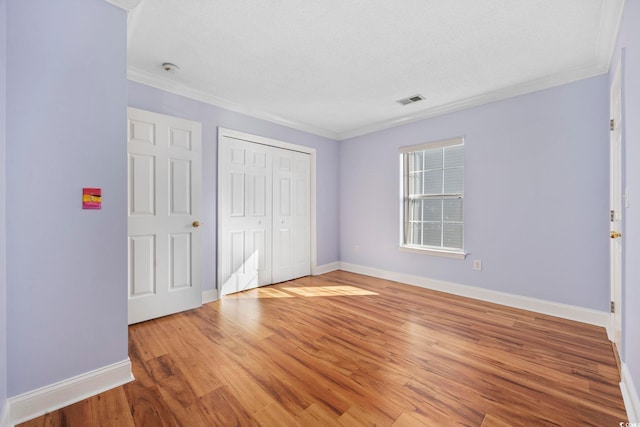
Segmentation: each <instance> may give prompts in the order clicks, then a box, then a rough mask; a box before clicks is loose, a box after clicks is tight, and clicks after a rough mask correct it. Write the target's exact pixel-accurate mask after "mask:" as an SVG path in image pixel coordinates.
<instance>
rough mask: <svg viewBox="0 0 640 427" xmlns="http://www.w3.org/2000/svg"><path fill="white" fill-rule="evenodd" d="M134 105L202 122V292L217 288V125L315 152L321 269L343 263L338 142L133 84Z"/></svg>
mask: <svg viewBox="0 0 640 427" xmlns="http://www.w3.org/2000/svg"><path fill="white" fill-rule="evenodd" d="M129 106H131V107H136V108H141V109H143V110H148V111H153V112H156V113H161V114H168V115H171V116H176V117H181V118H185V119H189V120H195V121H198V122H200V123H202V140H203V141H202V143H203V149H202V170H203V172H202V179H203V182H202V197H203V218H202V222H203V223H204V227H205V229H204V231H205V238H204V239H203V259H204V262H203V272H202V288H203V290H211V289H215V288H216V277H217V276H216V260H217V253H216V242H217V240H216V239H217V234H216V223H217V222H216V221H217V204H216V202H217V169H218V158H217V152H218V127H219V126H220V127H224V128H228V129H234V130H238V131H241V132H246V133H250V134H254V135H259V136H262V137H266V138H272V139H277V140H280V141H284V142H290V143H293V144H299V145H304V146H307V147H313V148H315V149H316V150H317V151H316V154H317V157H316V163H317V174H316V175H317V176H316V181H317V186H316V187H317V191H316V198H317V206H318V210H317V235H318V248H317V250H318V265H324V264H328V263H332V262H335V261H338V260H339V253H338V251H339V246H338V239H339V229H338V196H337V194H338V178H339V171H338V143H337V142H336V141H333V140H330V139H327V138H323V137H320V136H316V135H311V134H309V133H306V132H301V131H298V130H294V129H291V128H287V127H285V126H281V125H277V124H274V123H269V122H267V121H264V120H259V119H256V118H253V117H249V116H246V115H243V114H239V113H235V112H232V111H229V110H225V109H223V108H219V107H215V106H212V105H209V104H205V103H202V102H199V101H194V100H191V99H187V98H185V97H182V96H178V95H175V94H172V93H168V92H165V91H163V90H160V89H155V88H152V87H150V86H146V85H143V84H140V83H136V82H129Z"/></svg>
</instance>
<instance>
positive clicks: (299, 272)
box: [292, 152, 311, 278]
mask: <svg viewBox="0 0 640 427" xmlns="http://www.w3.org/2000/svg"><path fill="white" fill-rule="evenodd" d="M292 193H293V203H294V204H293V231H294V234H293V278H297V277H304V276H309V275H310V274H311V156H309V155H308V154H304V153H298V152H294V153H293V190H292Z"/></svg>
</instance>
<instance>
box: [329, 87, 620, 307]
mask: <svg viewBox="0 0 640 427" xmlns="http://www.w3.org/2000/svg"><path fill="white" fill-rule="evenodd" d="M607 100H608V80H607V76H599V77H595V78H590V79H586V80H582V81H579V82H576V83H572V84H568V85H564V86H560V87H556V88H553V89H548V90H544V91H540V92H536V93H533V94H529V95H525V96H519V97H515V98H511V99H508V100H505V101H501V102H496V103H492V104H488V105H484V106H479V107H475V108H470V109H467V110H464V111H460V112H456V113H452V114H448V115H444V116H440V117H437V118H433V119H429V120H424V121H420V122H416V123H412V124H407V125H404V126H401V127H397V128H392V129H388V130H385V131H380V132H376V133H373V134H370V135H365V136H361V137H357V138H353V139H349V140H346V141H343V142H342V144H341V146H340V162H341V163H340V182H341V193H340V227H341V245H340V248H341V260H342V261H344V262H348V263H354V264H359V265H363V266H369V267H375V268H379V269H383V270H388V271H394V272H402V273H407V274H413V275H417V276H423V277H427V278H432V279H439V280H444V281H449V282H454V283H459V284H464V285H470V286H476V287H481V288H485V289H490V290H495V291H501V292H507V293H510V294H515V295H521V296H527V297H533V298H540V299H543V300H547V301H555V302H559V303H566V304H571V305H576V306H579V307H585V308H589V309H596V310H601V311H605V310H606V309H607V301H608V300H609V273H608V260H609V253H608V247H609V246H608V245H609V242H608V223H607V212H608V139H607V138H608V129H607V121H608V103H607ZM456 136H464V137H465V210H464V214H465V249H466V250H467V251H468V252H469V253H470V255H469V256H468V257H467V258H466V259H465V260H456V259H448V258H441V257H435V256H428V255H423V254H416V253H407V252H400V251H399V250H398V242H399V223H400V219H399V218H400V213H399V160H398V148H399V147H401V146H407V145H413V144H420V143H425V142H429V141H435V140H439V139H445V138H451V137H456ZM355 245H359V246H360V252H359V253H355V251H354V246H355ZM474 259H481V260H482V266H483V269H482V271H481V272H478V271H474V270H473V268H472V263H473V260H474Z"/></svg>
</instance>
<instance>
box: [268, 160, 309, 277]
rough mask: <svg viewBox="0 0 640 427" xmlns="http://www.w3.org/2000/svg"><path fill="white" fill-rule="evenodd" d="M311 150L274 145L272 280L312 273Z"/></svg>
mask: <svg viewBox="0 0 640 427" xmlns="http://www.w3.org/2000/svg"><path fill="white" fill-rule="evenodd" d="M309 168H310V159H309V155H308V154H303V153H299V152H296V151H289V150H282V149H274V155H273V283H279V282H284V281H286V280H292V279H295V278H297V277H302V276H307V275H309V274H310V270H311V267H310V262H309V261H310V260H309V254H310V220H309V206H310V197H309Z"/></svg>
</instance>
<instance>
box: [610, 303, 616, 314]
mask: <svg viewBox="0 0 640 427" xmlns="http://www.w3.org/2000/svg"><path fill="white" fill-rule="evenodd" d="M611 312H612V313H615V312H616V303H615V302H613V301H611Z"/></svg>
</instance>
